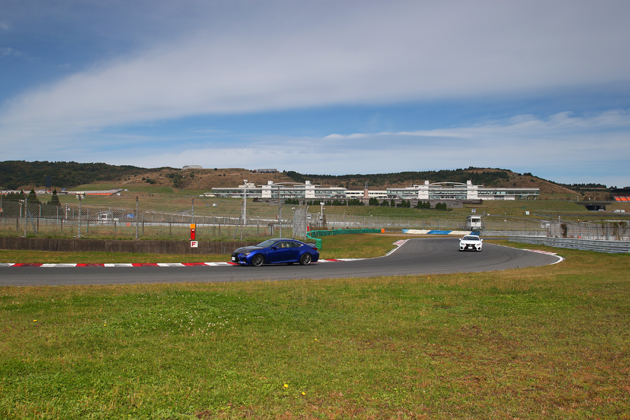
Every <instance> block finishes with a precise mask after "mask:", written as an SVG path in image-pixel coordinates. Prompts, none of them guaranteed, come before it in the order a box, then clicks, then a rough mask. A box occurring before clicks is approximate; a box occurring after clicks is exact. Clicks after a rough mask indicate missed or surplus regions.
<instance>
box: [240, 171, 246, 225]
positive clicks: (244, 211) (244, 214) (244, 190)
mask: <svg viewBox="0 0 630 420" xmlns="http://www.w3.org/2000/svg"><path fill="white" fill-rule="evenodd" d="M243 187H245V188H244V189H243V225H247V180H245V182H244V183H243ZM241 231H242V229H241Z"/></svg>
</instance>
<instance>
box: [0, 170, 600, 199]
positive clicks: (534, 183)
mask: <svg viewBox="0 0 630 420" xmlns="http://www.w3.org/2000/svg"><path fill="white" fill-rule="evenodd" d="M46 176H51V178H52V185H53V188H57V189H61V188H64V187H65V188H67V189H76V188H79V187H80V189H108V188H114V187H118V188H129V187H133V188H141V187H143V188H144V189H146V191H147V192H161V193H167V192H170V193H174V192H179V191H182V190H183V191H186V192H190V193H193V192H199V191H201V192H204V191H210V189H211V188H213V187H234V186H237V185H241V184H242V183H243V181H244V180H245V179H247V180H248V181H250V182H254V183H256V184H258V185H260V184H266V183H267V181H273V182H276V183H277V182H304V181H306V180H309V181H311V182H313V183H314V184H318V185H324V186H341V187H346V188H348V189H351V190H362V189H363V188H364V186H365V184H366V183H367V184H368V188H370V189H386V188H387V187H406V186H411V185H414V184H422V183H424V181H425V180H429V181H431V182H461V183H465V182H466V181H468V180H471V181H472V182H473V183H474V184H476V185H485V186H495V187H505V188H511V187H514V188H528V187H533V188H539V189H540V192H541V197H544V196H545V195H548V194H551V195H558V194H560V195H562V197H561V198H574V197H577V196H580V197H583V196H584V191H581V192H582V194H581V192H580V191H576V190H574V189H571V188H568V187H567V186H564V185H560V184H557V183H554V182H552V181H548V180H544V179H542V178H539V177H536V176H534V175H532V174H530V173H525V174H519V173H515V172H512V171H510V170H508V169H493V168H474V167H470V168H467V169H455V170H441V171H418V172H399V173H388V174H356V175H315V174H301V173H298V172H294V171H288V172H278V173H275V174H258V173H254V172H252V171H251V170H249V169H244V168H211V169H190V170H182V169H177V168H169V167H163V168H152V169H147V168H139V167H136V166H115V165H108V164H105V163H76V162H25V161H5V162H0V186H2V187H4V188H10V189H24V190H30V189H31V188H42V187H44V185H45V179H46ZM586 195H589V194H588V193H586ZM598 195H599V196H601V199H605V197H606V196H607V195H608V194H607V190H606V189H605V188H604V189H603V190H601V189H600V190H599V191H598ZM556 198H557V197H556Z"/></svg>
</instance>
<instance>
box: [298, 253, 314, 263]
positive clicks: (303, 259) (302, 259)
mask: <svg viewBox="0 0 630 420" xmlns="http://www.w3.org/2000/svg"><path fill="white" fill-rule="evenodd" d="M312 260H313V258H312V257H311V254H302V256H301V257H300V264H302V265H309V264H310V263H311V261H312Z"/></svg>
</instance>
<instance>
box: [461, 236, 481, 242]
mask: <svg viewBox="0 0 630 420" xmlns="http://www.w3.org/2000/svg"><path fill="white" fill-rule="evenodd" d="M464 240H465V241H478V240H479V236H464Z"/></svg>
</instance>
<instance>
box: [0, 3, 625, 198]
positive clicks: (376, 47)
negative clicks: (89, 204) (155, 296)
mask: <svg viewBox="0 0 630 420" xmlns="http://www.w3.org/2000/svg"><path fill="white" fill-rule="evenodd" d="M628 21H630V2H628V1H627V0H623V1H607V0H603V1H598V2H594V1H590V0H589V1H584V0H571V1H555V0H546V1H538V0H526V1H518V0H515V1H509V2H505V1H498V0H497V1H474V2H472V1H469V0H466V1H450V0H446V1H440V2H435V1H423V0H415V1H395V2H391V1H389V2H385V1H370V0H361V1H352V0H348V1H338V0H337V1H332V0H309V1H296V0H291V1H288V0H287V1H285V0H278V1H276V0H268V1H259V0H178V1H176V2H174V1H171V0H152V1H148V0H136V1H128V0H108V1H106V2H103V1H100V0H99V1H97V0H0V159H1V160H28V161H32V160H48V161H70V160H72V161H77V162H106V163H110V164H128V165H136V166H143V167H158V166H172V167H182V166H183V165H186V164H196V165H202V166H203V167H207V168H215V167H219V168H225V167H244V168H249V169H255V168H277V169H280V170H295V171H298V172H302V173H316V174H347V173H351V174H352V173H383V172H399V171H425V170H434V169H435V170H437V169H456V168H465V167H469V166H477V167H495V168H506V169H512V170H514V171H517V172H532V173H533V174H535V175H538V176H540V177H543V178H546V179H550V180H553V181H557V182H564V183H581V182H598V183H603V184H606V185H608V186H618V187H623V186H629V185H630V170H629V169H628V168H629V167H630V25H628V24H627V22H628ZM434 181H439V180H434Z"/></svg>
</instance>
